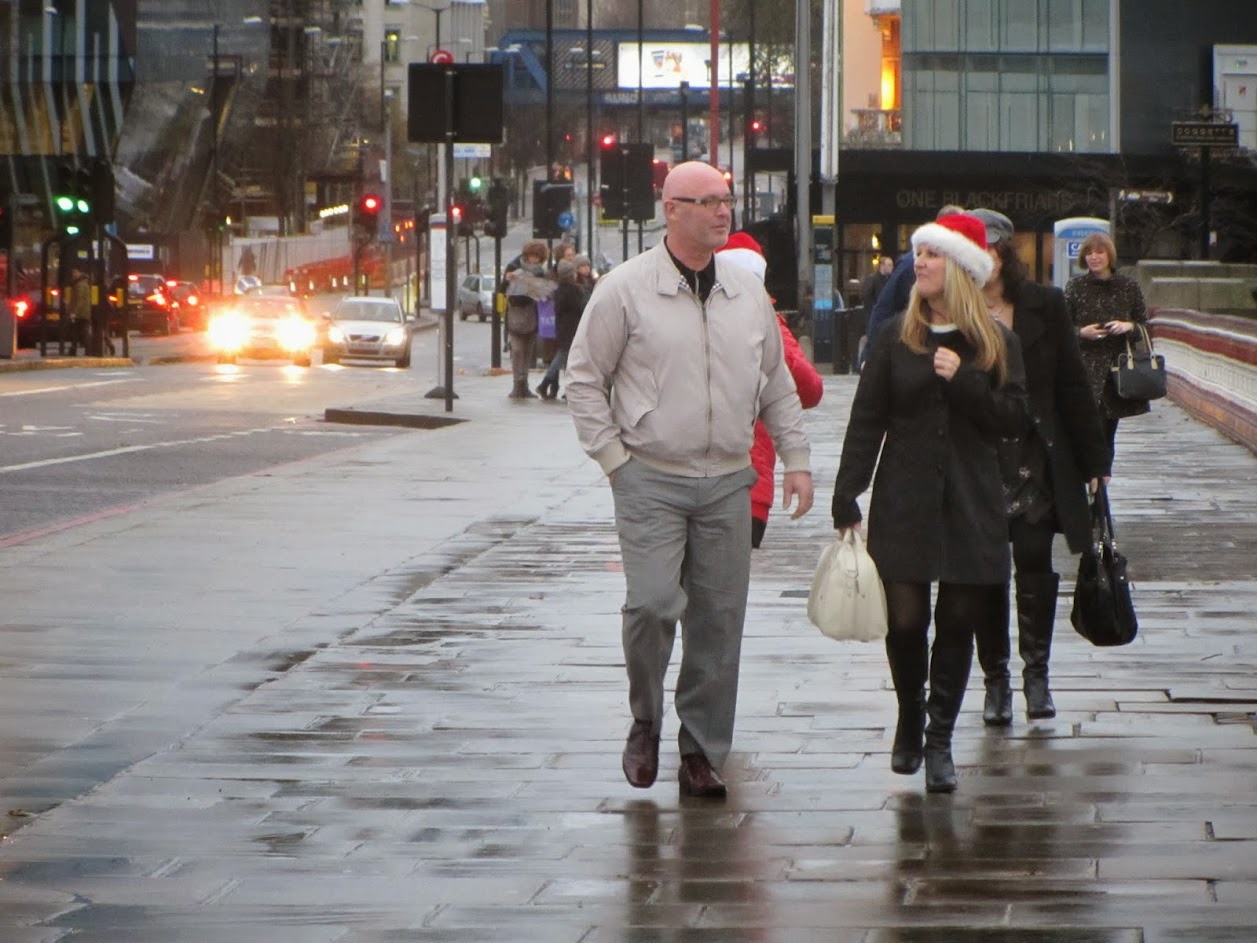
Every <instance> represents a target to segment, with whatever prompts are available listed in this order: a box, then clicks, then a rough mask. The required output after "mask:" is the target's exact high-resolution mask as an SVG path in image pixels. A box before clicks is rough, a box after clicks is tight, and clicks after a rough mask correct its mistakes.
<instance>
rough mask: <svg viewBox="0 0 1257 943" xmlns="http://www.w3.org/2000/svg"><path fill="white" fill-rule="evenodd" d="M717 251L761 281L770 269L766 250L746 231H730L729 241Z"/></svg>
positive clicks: (722, 256) (725, 258) (727, 260)
mask: <svg viewBox="0 0 1257 943" xmlns="http://www.w3.org/2000/svg"><path fill="white" fill-rule="evenodd" d="M716 251H717V252H719V253H720V257H721V258H722V259H724V260H725V261H726V262H732V263H733V264H734V265H736V266H737V267H738V268H740V269H745V270H746V271H748V272H750V273H751V274H753V275H755V276H757V277H758V278H759V280H760V281H761V282H762V281H763V280H764V273H765V272H766V271H768V261H767V260H766V259H765V258H764V250H763V249H762V248H761V247H760V244H759V243H758V242H756V241H755V240H754V239H753V238H751V237H750V236H748V235H747V234H746V233H744V232H731V233H729V239H728V241H726V242H725V244H724V245H723V246H721V247H720V248H719V249H717V250H716Z"/></svg>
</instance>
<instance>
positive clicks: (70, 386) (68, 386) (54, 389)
mask: <svg viewBox="0 0 1257 943" xmlns="http://www.w3.org/2000/svg"><path fill="white" fill-rule="evenodd" d="M138 379H139V377H126V378H123V379H119V380H97V381H96V382H95V383H64V384H62V385H61V386H40V387H36V388H35V389H32V390H6V391H5V392H3V393H0V396H31V395H33V394H35V393H60V392H61V391H62V390H82V389H86V388H87V387H89V386H112V385H113V384H115V383H133V382H135V381H136V380H138Z"/></svg>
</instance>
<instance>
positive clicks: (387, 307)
mask: <svg viewBox="0 0 1257 943" xmlns="http://www.w3.org/2000/svg"><path fill="white" fill-rule="evenodd" d="M328 319H329V320H328V325H327V338H326V339H325V340H324V341H323V362H324V363H339V362H340V361H341V360H391V361H393V363H395V364H396V365H397V366H398V367H401V368H402V369H405V368H406V367H409V366H410V337H411V327H412V323H411V320H410V319H409V318H407V317H406V315H405V314H404V313H403V311H402V307H401V305H399V304H398V303H397V302H396V300H394V299H393V298H382V297H370V296H355V297H352V298H344V299H342V300H341V302H340V304H338V305H337V306H336V310H334V311H333V312H332V313H331V314H330V315H329V316H328Z"/></svg>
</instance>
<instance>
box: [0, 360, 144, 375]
mask: <svg viewBox="0 0 1257 943" xmlns="http://www.w3.org/2000/svg"><path fill="white" fill-rule="evenodd" d="M142 362H143V361H140V360H136V359H134V358H132V357H38V358H32V359H29V360H28V359H27V358H25V357H23V358H21V359H15V360H0V373H20V372H22V371H25V370H60V369H63V368H65V367H136V366H139V365H140V364H141V363H142Z"/></svg>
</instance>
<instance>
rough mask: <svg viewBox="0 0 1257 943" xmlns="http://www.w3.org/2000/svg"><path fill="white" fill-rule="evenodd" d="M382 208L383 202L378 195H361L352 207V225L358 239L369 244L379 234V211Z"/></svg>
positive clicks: (369, 193)
mask: <svg viewBox="0 0 1257 943" xmlns="http://www.w3.org/2000/svg"><path fill="white" fill-rule="evenodd" d="M383 208H384V200H383V199H381V198H380V195H379V194H378V193H372V192H370V191H368V192H366V193H364V194H362V196H360V197H359V198H358V202H357V204H356V205H355V206H354V218H353V225H354V228H355V229H356V230H357V231H358V235H359V237H360V238H362V239H364V240H366V241H367V242H370V241H372V240H374V239H375V238H376V237H377V236H378V235H379V232H380V210H382V209H383Z"/></svg>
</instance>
